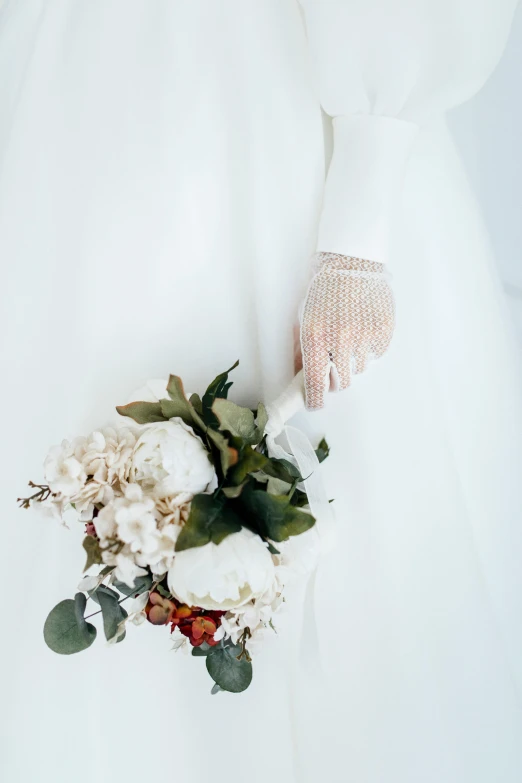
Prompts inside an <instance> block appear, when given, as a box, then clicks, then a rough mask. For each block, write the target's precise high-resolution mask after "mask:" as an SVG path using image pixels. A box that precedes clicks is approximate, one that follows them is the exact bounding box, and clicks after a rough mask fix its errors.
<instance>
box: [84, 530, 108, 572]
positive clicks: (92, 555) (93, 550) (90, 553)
mask: <svg viewBox="0 0 522 783" xmlns="http://www.w3.org/2000/svg"><path fill="white" fill-rule="evenodd" d="M82 546H83V548H84V549H85V553H86V555H87V560H86V561H85V566H84V568H83V573H85V572H86V571H88V570H89V568H90V567H91V566H93V565H100V563H103V560H102V553H101V548H100V542H99V541H98V539H97V538H94V537H93V536H85V538H84V539H83V544H82Z"/></svg>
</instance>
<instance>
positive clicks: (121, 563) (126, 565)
mask: <svg viewBox="0 0 522 783" xmlns="http://www.w3.org/2000/svg"><path fill="white" fill-rule="evenodd" d="M107 555H109V553H104V561H105V562H107V561H108V560H110V561H111V562H110V563H109V565H114V566H116V568H115V569H114V576H115V577H116V579H117V580H118V581H119V582H124V583H125V584H126V585H128V586H129V587H134V582H135V581H136V577H138V576H146V574H147V572H146V570H145V569H144V568H140V567H139V566H138V565H136V563H135V562H134V560H133V559H132V558H131V557H130V556H129V555H128V554H125V553H124V552H120V553H119V554H117V555H109V556H108V557H107V560H106V559H105V558H106V556H107Z"/></svg>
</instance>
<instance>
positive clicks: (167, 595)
mask: <svg viewBox="0 0 522 783" xmlns="http://www.w3.org/2000/svg"><path fill="white" fill-rule="evenodd" d="M154 590H155V591H156V592H157V593H159V594H160V595H161V596H163V598H169V599H171V598H172V593H171V592H170V590H167V589H166V588H165V587H163V585H156V587H155V588H154Z"/></svg>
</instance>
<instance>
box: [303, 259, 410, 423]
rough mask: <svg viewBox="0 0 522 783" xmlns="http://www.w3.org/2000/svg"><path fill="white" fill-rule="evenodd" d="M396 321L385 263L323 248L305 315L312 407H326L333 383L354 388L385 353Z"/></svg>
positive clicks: (307, 380) (334, 387)
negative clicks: (358, 377) (354, 377)
mask: <svg viewBox="0 0 522 783" xmlns="http://www.w3.org/2000/svg"><path fill="white" fill-rule="evenodd" d="M394 326H395V304H394V298H393V292H392V290H391V287H390V285H389V283H388V280H387V277H386V273H385V267H384V264H379V263H375V262H373V261H364V260H362V259H360V258H350V257H348V256H342V255H337V254H335V253H317V254H316V256H315V258H314V277H313V279H312V282H311V283H310V287H309V289H308V293H307V296H306V299H305V303H304V310H303V315H302V321H301V351H302V358H303V368H304V375H305V391H306V406H307V408H308V409H309V410H317V409H319V408H322V407H323V405H324V395H325V392H326V391H328V388H329V389H330V390H331V391H338V390H341V389H346V388H348V386H349V385H350V383H351V380H352V375H353V374H357V373H361V372H363V371H364V370H365V369H366V367H367V365H368V362H369V361H370V360H372V359H375V358H378V357H380V356H382V355H383V354H384V353H385V352H386V350H387V348H388V346H389V344H390V342H391V339H392V336H393V330H394Z"/></svg>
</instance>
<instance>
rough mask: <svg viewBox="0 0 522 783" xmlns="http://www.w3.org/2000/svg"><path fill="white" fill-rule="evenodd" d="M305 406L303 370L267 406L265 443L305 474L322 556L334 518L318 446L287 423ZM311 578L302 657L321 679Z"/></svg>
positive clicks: (314, 578) (332, 538)
mask: <svg viewBox="0 0 522 783" xmlns="http://www.w3.org/2000/svg"><path fill="white" fill-rule="evenodd" d="M304 409H305V393H304V378H303V371H302V370H301V372H300V373H298V374H297V375H296V376H295V378H294V380H293V381H292V383H291V384H290V386H289V387H288V388H287V389H286V391H284V392H283V394H282V395H281V396H280V397H279V398H278V399H277V400H276V401H275V402H274V403H272V404H271V405H268V406H267V412H268V424H267V426H266V442H267V446H268V453H269V455H270V456H271V457H275V458H277V459H286V460H288V462H291V463H292V465H295V467H297V469H298V470H299V473H300V475H301V476H302V477H303V489H304V490H305V492H306V494H307V495H308V503H309V505H310V511H311V512H312V515H313V516H314V517H315V530H316V531H317V534H318V540H319V546H320V550H319V556H320V555H324V554H326V553H327V552H329V551H330V550H331V549H332V548H333V546H334V544H335V539H336V536H335V519H334V514H333V511H332V508H331V505H330V503H329V502H328V496H327V494H326V490H325V488H324V486H323V483H322V481H321V475H320V470H319V468H320V465H319V460H318V459H317V454H316V453H315V449H314V447H313V446H312V444H311V443H310V441H309V439H308V438H307V436H306V435H305V433H304V432H302V431H301V430H298V429H297V428H296V427H291V426H288V425H287V424H286V422H287V421H288V419H290V418H292V416H295V414H296V413H299V412H300V411H303V410H304ZM281 434H284V435H286V438H287V440H288V445H289V446H290V450H291V453H288V452H287V451H286V450H285V449H284V448H283V447H282V446H281V445H280V444H279V443H276V438H277V437H278V436H279V435H281ZM318 568H319V559H318V562H317V564H316V567H315V569H314V570H313V572H312V573H311V574H310V576H309V578H308V584H307V586H306V595H305V600H304V608H303V628H302V645H301V651H302V652H301V660H302V664H303V666H304V668H305V670H306V671H307V673H308V675H309V678H310V680H312V679H313V680H314V681H322V680H323V677H324V667H323V664H322V658H321V647H320V636H319V627H318V622H317V610H316V606H315V603H316V596H317V586H316V585H317V570H318Z"/></svg>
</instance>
